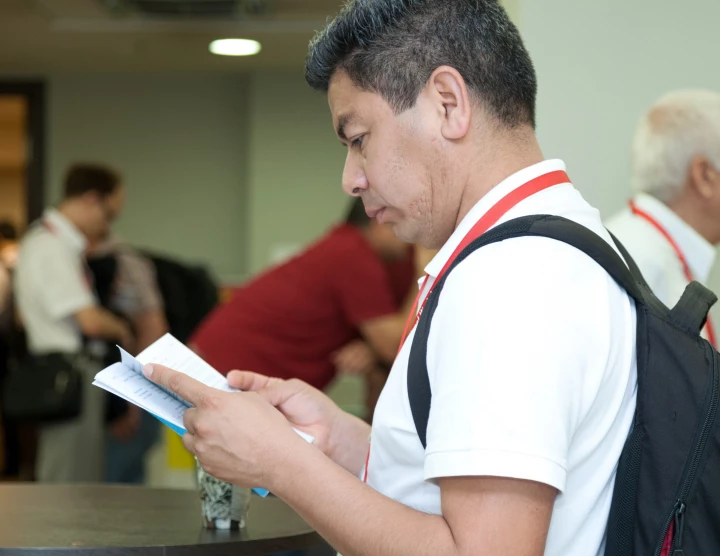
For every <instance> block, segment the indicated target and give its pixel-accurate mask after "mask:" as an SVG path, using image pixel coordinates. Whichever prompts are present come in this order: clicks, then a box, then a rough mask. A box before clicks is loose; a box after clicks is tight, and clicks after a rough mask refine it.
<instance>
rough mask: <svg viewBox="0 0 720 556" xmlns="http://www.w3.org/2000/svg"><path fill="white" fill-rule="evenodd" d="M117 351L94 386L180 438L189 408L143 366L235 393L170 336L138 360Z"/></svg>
mask: <svg viewBox="0 0 720 556" xmlns="http://www.w3.org/2000/svg"><path fill="white" fill-rule="evenodd" d="M118 349H119V350H120V362H119V363H115V364H113V365H110V366H109V367H108V368H106V369H103V370H102V371H100V372H99V373H98V374H97V375H95V380H94V382H93V384H94V385H95V386H98V387H100V388H102V389H104V390H107V391H108V392H110V393H111V394H115V395H116V396H119V397H121V398H123V399H124V400H127V401H128V402H130V403H132V404H134V405H137V406H138V407H141V408H142V409H144V410H145V411H147V412H148V413H150V414H151V415H153V416H154V417H156V418H157V419H158V420H160V421H161V422H162V423H163V424H165V425H166V426H168V427H169V428H171V429H172V430H174V431H175V432H176V433H178V434H179V435H181V436H182V435H183V434H185V433H186V432H187V431H186V430H185V428H184V426H183V415H184V413H185V410H186V409H188V408H189V407H192V405H191V404H190V403H189V402H187V401H185V400H183V399H182V398H181V397H180V396H178V395H177V394H175V393H174V392H171V391H170V390H168V389H166V388H164V387H162V386H160V385H158V384H155V383H154V382H152V381H150V380H148V379H147V378H145V375H143V374H142V368H143V365H146V364H148V363H156V364H159V365H164V366H166V367H169V368H171V369H174V370H176V371H178V372H181V373H184V374H186V375H188V376H190V377H192V378H194V379H195V380H197V381H199V382H202V383H203V384H205V385H207V386H211V387H213V388H218V389H219V390H223V391H225V392H236V391H237V390H235V389H233V388H231V387H230V386H229V385H228V382H227V379H226V378H225V377H224V376H223V375H222V374H220V373H219V372H218V371H216V370H215V369H214V368H213V367H211V366H210V365H209V364H208V363H206V362H205V361H203V359H202V358H201V357H200V356H199V355H197V354H196V353H195V352H194V351H192V350H191V349H190V348H188V347H187V346H185V345H184V344H183V343H182V342H180V341H179V340H177V339H176V338H175V337H174V336H172V335H171V334H166V335H165V336H163V337H162V338H160V339H159V340H158V341H157V342H155V343H154V344H152V345H150V346H149V347H148V348H147V349H145V350H144V351H143V352H142V353H140V354H139V355H138V356H137V357H133V356H132V355H130V354H129V353H128V352H127V351H125V350H124V349H122V348H121V347H118ZM294 430H295V432H297V433H298V434H299V435H300V436H302V437H303V438H304V439H305V440H306V441H308V442H313V440H314V438H313V437H312V436H310V435H308V434H305V433H304V432H302V431H299V430H297V429H294ZM253 490H254V491H255V492H257V493H258V494H260V495H261V496H266V495H267V494H268V491H267V490H265V489H261V488H256V489H253Z"/></svg>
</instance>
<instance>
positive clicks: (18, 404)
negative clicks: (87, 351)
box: [3, 353, 84, 424]
mask: <svg viewBox="0 0 720 556" xmlns="http://www.w3.org/2000/svg"><path fill="white" fill-rule="evenodd" d="M83 364H84V356H82V355H69V354H64V353H51V354H48V355H43V356H37V357H28V358H27V359H26V360H25V361H24V362H23V364H21V365H20V366H19V368H17V369H14V370H13V371H11V372H10V373H9V374H8V377H7V379H6V381H5V385H4V389H3V407H4V408H5V413H6V414H7V415H8V416H9V417H11V418H12V419H14V420H17V421H25V422H32V423H42V424H47V423H56V422H59V421H67V420H70V419H75V418H76V417H78V416H79V415H80V412H81V411H82V389H83V381H84V373H83V371H82V365H83Z"/></svg>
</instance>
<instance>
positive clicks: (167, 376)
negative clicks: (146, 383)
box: [143, 363, 217, 407]
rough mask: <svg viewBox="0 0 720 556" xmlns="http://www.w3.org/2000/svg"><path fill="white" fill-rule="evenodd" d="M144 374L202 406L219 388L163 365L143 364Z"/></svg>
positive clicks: (197, 405)
mask: <svg viewBox="0 0 720 556" xmlns="http://www.w3.org/2000/svg"><path fill="white" fill-rule="evenodd" d="M143 374H144V375H145V376H146V377H147V378H148V379H150V380H152V381H153V382H154V383H155V384H159V385H160V386H164V387H165V388H167V389H168V390H170V391H171V392H175V393H176V394H177V395H178V396H180V397H181V398H182V399H183V400H185V401H188V402H190V403H191V404H192V405H194V406H196V407H199V406H202V405H203V404H204V403H205V402H206V401H207V400H209V399H210V398H211V397H212V396H211V394H213V393H217V390H215V389H214V388H210V387H209V386H205V385H204V384H203V383H202V382H198V381H197V380H195V379H194V378H190V377H189V376H187V375H185V374H183V373H179V372H177V371H173V370H172V369H168V368H167V367H164V366H162V365H156V364H154V363H151V364H149V365H145V366H143Z"/></svg>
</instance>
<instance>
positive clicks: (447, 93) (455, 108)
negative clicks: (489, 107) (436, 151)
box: [422, 66, 472, 141]
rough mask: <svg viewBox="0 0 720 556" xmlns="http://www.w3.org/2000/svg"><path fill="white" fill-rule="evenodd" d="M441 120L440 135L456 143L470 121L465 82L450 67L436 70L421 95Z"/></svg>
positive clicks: (470, 112) (466, 131) (468, 99)
mask: <svg viewBox="0 0 720 556" xmlns="http://www.w3.org/2000/svg"><path fill="white" fill-rule="evenodd" d="M422 94H425V95H427V96H428V100H429V101H430V102H431V103H432V105H433V106H434V107H436V108H437V111H438V114H439V115H440V116H441V117H442V118H443V121H442V125H441V133H442V135H443V137H445V139H448V140H450V141H457V140H459V139H462V138H463V137H465V135H467V133H468V131H469V129H470V122H471V119H472V106H471V105H470V95H469V94H468V90H467V86H466V84H465V80H464V79H463V77H462V75H460V72H458V71H457V70H456V69H455V68H452V67H450V66H440V67H439V68H437V69H436V70H435V71H434V72H433V73H432V75H431V76H430V79H429V80H428V82H427V85H426V86H425V88H424V90H423V93H422Z"/></svg>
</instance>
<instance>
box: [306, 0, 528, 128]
mask: <svg viewBox="0 0 720 556" xmlns="http://www.w3.org/2000/svg"><path fill="white" fill-rule="evenodd" d="M444 65H447V66H451V67H453V68H455V69H456V70H457V71H458V72H460V74H461V75H462V76H463V79H464V80H465V82H466V84H467V86H468V89H469V91H470V94H471V95H473V96H474V97H475V98H476V99H479V100H480V102H482V103H483V105H484V107H485V108H486V109H487V110H488V111H489V112H490V113H491V114H493V115H495V116H496V117H497V118H498V119H499V120H500V121H501V122H503V123H504V124H505V125H506V126H509V127H516V126H519V125H523V124H531V125H532V126H533V127H534V126H535V98H536V96H537V80H536V77H535V70H534V68H533V65H532V61H531V60H530V56H529V54H528V52H527V50H526V49H525V46H524V45H523V42H522V39H521V38H520V34H519V33H518V30H517V28H516V27H515V25H513V23H512V22H511V21H510V18H509V17H508V15H507V13H506V12H505V10H504V8H503V7H502V6H500V4H499V3H498V1H497V0H350V1H349V2H348V3H347V4H346V5H345V6H344V7H343V9H342V10H341V11H340V13H339V14H338V15H337V17H335V19H333V20H332V21H331V22H330V23H329V24H328V25H327V27H326V28H325V29H324V30H323V31H320V32H319V33H317V34H316V35H315V37H314V38H313V40H312V41H311V43H310V51H309V54H308V58H307V63H306V66H305V77H306V79H307V81H308V83H309V84H310V86H312V87H313V88H315V89H318V90H321V91H327V90H328V88H329V85H330V80H331V79H332V77H333V75H334V74H335V72H336V71H338V70H342V71H344V72H346V73H347V74H348V76H349V77H350V79H351V80H352V81H353V83H355V85H356V86H358V87H359V88H361V89H363V90H367V91H371V92H375V93H377V94H379V95H380V96H382V97H383V98H384V99H385V100H386V101H387V102H388V103H389V104H390V105H391V106H392V107H393V110H394V111H395V112H396V113H400V112H403V111H405V110H407V109H408V108H411V107H413V106H414V105H415V102H416V100H417V97H418V95H419V94H420V91H421V89H422V88H423V87H424V86H425V84H426V83H427V81H428V79H429V78H430V76H431V75H432V73H433V72H434V71H435V70H436V69H437V68H438V67H440V66H444Z"/></svg>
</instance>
